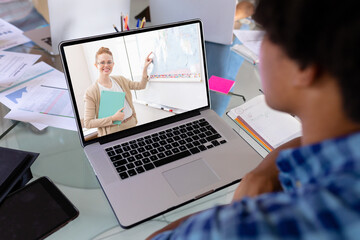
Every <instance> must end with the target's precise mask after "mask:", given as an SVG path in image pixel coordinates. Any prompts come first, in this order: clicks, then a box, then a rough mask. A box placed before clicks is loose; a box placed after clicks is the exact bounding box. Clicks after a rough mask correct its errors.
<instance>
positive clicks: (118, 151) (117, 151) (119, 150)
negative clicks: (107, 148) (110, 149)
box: [115, 148, 124, 154]
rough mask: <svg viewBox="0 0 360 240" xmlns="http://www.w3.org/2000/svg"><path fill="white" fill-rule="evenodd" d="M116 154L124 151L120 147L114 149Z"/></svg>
mask: <svg viewBox="0 0 360 240" xmlns="http://www.w3.org/2000/svg"><path fill="white" fill-rule="evenodd" d="M115 152H116V154H120V153H123V152H124V151H123V150H122V149H121V148H118V149H116V150H115Z"/></svg>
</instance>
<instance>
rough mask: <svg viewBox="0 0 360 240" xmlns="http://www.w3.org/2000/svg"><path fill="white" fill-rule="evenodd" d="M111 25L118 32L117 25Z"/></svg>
mask: <svg viewBox="0 0 360 240" xmlns="http://www.w3.org/2000/svg"><path fill="white" fill-rule="evenodd" d="M113 27H114V29H115V31H116V32H119V30H118V29H117V27H116V26H115V24H113Z"/></svg>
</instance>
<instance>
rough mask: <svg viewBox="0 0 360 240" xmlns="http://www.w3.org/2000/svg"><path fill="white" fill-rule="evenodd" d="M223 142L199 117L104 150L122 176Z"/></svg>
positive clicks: (131, 174) (128, 175) (126, 176)
mask: <svg viewBox="0 0 360 240" xmlns="http://www.w3.org/2000/svg"><path fill="white" fill-rule="evenodd" d="M224 143H226V140H225V139H223V138H222V137H221V135H220V134H219V133H218V132H217V131H216V130H215V129H214V128H213V127H212V126H211V125H210V124H209V123H208V122H207V121H206V120H205V119H200V120H196V121H193V122H189V123H186V124H183V125H180V126H178V127H174V128H170V129H167V130H165V131H161V132H159V133H154V134H151V135H148V136H145V137H141V138H138V139H136V140H132V141H129V142H125V143H122V144H119V145H115V146H113V147H109V148H106V149H105V151H106V153H107V155H108V156H109V158H110V160H111V161H112V163H113V165H114V167H115V168H116V170H117V172H118V173H119V176H120V178H121V179H126V178H128V177H132V176H135V175H137V174H141V173H143V172H145V171H149V170H151V169H154V168H156V167H160V166H162V165H164V164H167V163H171V162H174V161H176V160H179V159H181V158H184V157H188V156H190V155H192V154H197V153H199V152H202V151H206V150H208V149H211V148H214V147H217V146H219V145H221V144H224Z"/></svg>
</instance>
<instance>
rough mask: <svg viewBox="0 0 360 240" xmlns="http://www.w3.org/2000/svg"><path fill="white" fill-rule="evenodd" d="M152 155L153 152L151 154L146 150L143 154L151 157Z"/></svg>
mask: <svg viewBox="0 0 360 240" xmlns="http://www.w3.org/2000/svg"><path fill="white" fill-rule="evenodd" d="M150 155H151V154H150V153H149V152H144V153H143V156H144V157H149V156H150Z"/></svg>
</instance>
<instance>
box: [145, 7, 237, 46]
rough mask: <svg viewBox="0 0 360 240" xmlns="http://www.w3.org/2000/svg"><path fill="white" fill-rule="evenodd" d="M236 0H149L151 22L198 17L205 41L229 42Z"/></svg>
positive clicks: (231, 35)
mask: <svg viewBox="0 0 360 240" xmlns="http://www.w3.org/2000/svg"><path fill="white" fill-rule="evenodd" d="M236 2H237V1H236V0H222V1H219V0H196V1H193V0H181V1H169V0H150V16H151V24H154V25H159V24H165V23H170V22H176V21H184V20H189V19H194V18H200V19H201V21H202V22H203V24H204V36H205V41H209V42H215V43H220V44H225V45H228V44H231V43H232V41H233V30H234V17H235V8H236Z"/></svg>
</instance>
